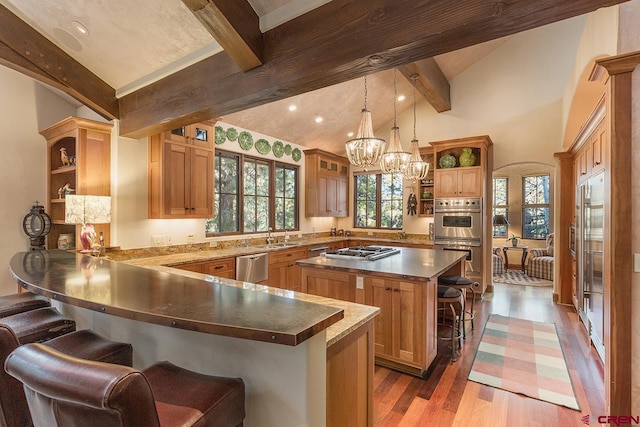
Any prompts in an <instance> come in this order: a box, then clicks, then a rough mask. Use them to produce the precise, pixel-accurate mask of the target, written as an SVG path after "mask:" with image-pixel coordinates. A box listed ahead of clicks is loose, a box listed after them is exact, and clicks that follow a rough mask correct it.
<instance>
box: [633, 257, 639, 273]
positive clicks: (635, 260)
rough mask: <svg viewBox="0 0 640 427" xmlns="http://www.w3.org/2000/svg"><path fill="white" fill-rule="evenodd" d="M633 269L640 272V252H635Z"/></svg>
mask: <svg viewBox="0 0 640 427" xmlns="http://www.w3.org/2000/svg"><path fill="white" fill-rule="evenodd" d="M633 271H635V272H636V273H640V254H633Z"/></svg>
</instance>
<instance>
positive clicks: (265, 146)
mask: <svg viewBox="0 0 640 427" xmlns="http://www.w3.org/2000/svg"><path fill="white" fill-rule="evenodd" d="M256 150H257V151H258V153H260V154H262V155H265V154H269V151H271V145H270V144H269V141H267V140H266V139H263V138H260V139H259V140H257V141H256Z"/></svg>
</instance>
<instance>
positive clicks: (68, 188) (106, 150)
mask: <svg viewBox="0 0 640 427" xmlns="http://www.w3.org/2000/svg"><path fill="white" fill-rule="evenodd" d="M112 127H113V126H112V125H111V124H109V123H103V122H97V121H93V120H88V119H83V118H79V117H69V118H67V119H65V120H62V121H60V122H58V123H56V124H54V125H52V126H50V127H48V128H46V129H44V130H42V131H40V134H41V135H42V136H44V137H45V139H46V140H47V170H48V174H47V204H46V210H47V212H48V214H49V216H50V217H51V231H50V233H49V235H48V236H47V248H48V249H54V248H56V247H57V244H58V240H59V237H61V236H70V238H72V239H73V242H74V247H75V248H80V229H81V224H69V223H66V222H65V207H66V196H67V195H69V194H74V195H75V194H78V195H96V196H108V195H110V192H111V173H110V171H111V129H112ZM95 229H96V232H97V233H98V234H99V233H101V232H102V234H103V238H104V242H105V244H107V245H108V243H109V237H110V233H109V230H110V228H109V224H99V225H96V226H95Z"/></svg>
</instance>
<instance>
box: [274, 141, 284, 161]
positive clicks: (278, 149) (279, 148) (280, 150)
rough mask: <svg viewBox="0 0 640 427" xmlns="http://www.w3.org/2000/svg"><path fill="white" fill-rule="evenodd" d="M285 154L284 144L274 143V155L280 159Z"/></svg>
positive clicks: (280, 142)
mask: <svg viewBox="0 0 640 427" xmlns="http://www.w3.org/2000/svg"><path fill="white" fill-rule="evenodd" d="M283 154H284V144H282V141H276V142H274V143H273V155H274V156H276V157H278V158H280V157H282V155H283Z"/></svg>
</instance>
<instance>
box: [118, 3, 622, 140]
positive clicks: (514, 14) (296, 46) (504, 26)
mask: <svg viewBox="0 0 640 427" xmlns="http://www.w3.org/2000/svg"><path fill="white" fill-rule="evenodd" d="M623 1H624V0H582V1H579V2H577V1H573V2H567V1H565V0H514V1H511V2H508V3H505V2H501V3H496V2H493V1H489V0H468V1H465V2H459V3H456V4H455V5H453V6H452V5H451V4H449V3H443V2H410V1H405V2H390V1H387V0H333V1H331V2H328V3H326V4H324V5H322V6H320V7H318V8H316V9H314V10H312V11H310V12H308V13H305V14H304V15H301V16H299V17H298V18H295V19H293V20H291V21H288V22H286V23H284V24H282V25H280V26H278V27H276V28H274V29H272V30H270V31H268V32H267V33H265V34H264V35H263V42H264V65H263V66H262V67H258V68H255V69H253V70H251V71H248V72H242V71H240V70H239V69H238V67H237V65H236V64H235V63H234V62H233V61H232V60H231V59H230V58H229V56H228V55H226V54H218V55H214V56H212V57H209V58H207V59H204V60H202V61H200V62H198V63H196V64H194V65H192V66H190V67H187V68H185V69H183V70H181V71H178V72H176V73H174V74H172V75H170V76H167V77H165V78H164V79H162V80H160V81H158V82H155V83H153V84H150V85H148V86H146V87H144V88H141V89H139V90H137V91H135V92H133V93H131V94H129V95H126V96H124V97H123V98H121V99H120V119H121V123H120V131H121V135H123V136H127V137H132V138H140V137H143V136H146V135H149V134H153V133H159V132H162V131H165V130H168V129H172V128H175V127H178V126H181V125H184V124H188V123H193V122H198V121H202V120H205V119H207V118H210V117H214V116H223V115H226V114H230V113H233V112H237V111H241V110H245V109H248V108H251V107H256V106H259V105H263V104H267V103H269V102H273V101H277V100H280V99H285V98H288V97H291V96H294V95H299V94H302V93H305V92H309V91H312V90H316V89H320V88H322V87H326V86H330V85H333V84H337V83H341V82H344V81H348V80H352V79H354V78H357V77H361V76H364V75H367V74H371V73H373V72H377V71H382V70H385V69H389V68H393V67H396V66H399V65H402V64H406V63H408V62H414V61H416V60H420V59H424V58H429V57H433V56H435V55H439V54H442V53H446V52H450V51H453V50H456V49H460V48H463V47H467V46H471V45H474V44H477V43H481V42H484V41H488V40H492V39H495V38H499V37H503V36H506V35H509V34H514V33H517V32H520V31H524V30H527V29H530V28H535V27H538V26H541V25H545V24H548V23H551V22H556V21H559V20H562V19H566V18H570V17H573V16H576V15H580V14H584V13H588V12H591V11H593V10H596V9H598V8H600V7H606V6H611V5H614V4H618V3H621V2H623Z"/></svg>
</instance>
